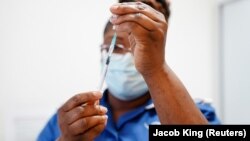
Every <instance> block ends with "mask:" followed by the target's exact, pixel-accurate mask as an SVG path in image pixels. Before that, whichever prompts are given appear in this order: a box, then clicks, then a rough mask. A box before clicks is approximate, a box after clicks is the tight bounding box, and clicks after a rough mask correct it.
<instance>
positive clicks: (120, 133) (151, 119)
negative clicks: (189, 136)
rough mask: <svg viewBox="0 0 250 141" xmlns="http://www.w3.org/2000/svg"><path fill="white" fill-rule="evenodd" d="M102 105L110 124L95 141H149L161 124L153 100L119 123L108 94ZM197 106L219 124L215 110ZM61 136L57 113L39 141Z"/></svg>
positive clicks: (123, 117) (122, 117) (50, 140)
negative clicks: (151, 127)
mask: <svg viewBox="0 0 250 141" xmlns="http://www.w3.org/2000/svg"><path fill="white" fill-rule="evenodd" d="M100 104H101V105H103V106H105V107H107V108H108V113H107V115H108V122H107V126H106V128H105V129H104V131H103V132H102V133H101V134H100V135H99V136H98V137H97V138H96V139H95V141H103V140H105V141H137V140H141V141H148V128H149V125H152V124H160V121H159V118H158V116H157V113H156V110H155V108H154V104H153V102H152V100H151V99H150V100H148V101H147V103H146V104H144V105H142V106H140V107H138V108H136V109H134V110H132V111H130V112H128V113H126V114H124V115H122V116H121V117H120V119H119V120H118V122H117V123H115V122H114V121H113V119H112V113H111V109H110V106H109V104H108V103H107V93H106V92H105V93H104V96H103V98H102V99H101V100H100ZM196 105H197V106H198V108H199V109H200V110H201V112H202V113H203V114H204V116H205V117H206V118H207V120H208V121H209V123H210V124H219V123H220V122H219V120H218V118H217V116H216V114H215V110H214V108H213V107H212V106H211V105H210V104H209V103H205V102H203V101H198V102H196ZM59 135H60V129H59V126H58V121H57V113H56V114H54V115H53V116H52V118H51V119H50V120H49V121H48V123H47V124H46V125H45V127H44V128H43V130H42V131H41V133H40V134H39V136H38V138H37V141H55V140H56V139H57V138H58V137H59Z"/></svg>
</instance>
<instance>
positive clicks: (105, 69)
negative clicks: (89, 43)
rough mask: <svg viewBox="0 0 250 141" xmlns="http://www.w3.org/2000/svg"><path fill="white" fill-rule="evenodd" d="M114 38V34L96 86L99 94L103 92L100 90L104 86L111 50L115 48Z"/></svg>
mask: <svg viewBox="0 0 250 141" xmlns="http://www.w3.org/2000/svg"><path fill="white" fill-rule="evenodd" d="M116 37H117V35H116V32H115V33H114V35H113V38H112V41H111V44H110V47H109V50H108V54H107V57H106V60H105V64H104V68H103V71H102V75H101V80H100V82H99V85H98V90H99V91H100V92H101V93H103V90H102V89H103V84H104V80H105V77H106V75H107V72H108V66H109V63H110V59H111V55H112V53H113V50H114V48H115V44H116Z"/></svg>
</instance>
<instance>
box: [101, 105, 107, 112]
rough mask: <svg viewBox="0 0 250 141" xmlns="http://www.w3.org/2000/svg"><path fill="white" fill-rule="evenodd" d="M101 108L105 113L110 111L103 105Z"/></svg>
mask: <svg viewBox="0 0 250 141" xmlns="http://www.w3.org/2000/svg"><path fill="white" fill-rule="evenodd" d="M100 108H101V111H102V112H103V113H107V112H108V109H107V108H106V107H103V106H101V107H100Z"/></svg>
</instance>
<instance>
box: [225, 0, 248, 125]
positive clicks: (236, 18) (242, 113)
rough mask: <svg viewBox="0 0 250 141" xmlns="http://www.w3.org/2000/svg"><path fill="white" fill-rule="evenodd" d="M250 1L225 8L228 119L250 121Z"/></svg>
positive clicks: (226, 107) (226, 114) (244, 0)
mask: <svg viewBox="0 0 250 141" xmlns="http://www.w3.org/2000/svg"><path fill="white" fill-rule="evenodd" d="M249 13H250V1H249V0H240V1H236V2H232V3H228V4H226V5H224V7H223V25H222V27H223V45H224V46H223V51H224V52H223V63H224V65H223V70H224V72H223V74H224V75H223V82H224V83H223V88H224V89H223V92H224V93H223V98H222V99H223V100H224V105H223V106H224V107H223V109H224V122H225V123H229V124H249V123H250V110H249V109H248V108H249V107H250V103H249V100H250V95H249V93H250V74H249V72H250V61H249V60H250V56H249V53H250V40H249V37H250V27H249V25H250V17H249V16H248V14H249Z"/></svg>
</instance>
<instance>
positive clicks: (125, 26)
mask: <svg viewBox="0 0 250 141" xmlns="http://www.w3.org/2000/svg"><path fill="white" fill-rule="evenodd" d="M115 30H116V31H117V32H127V33H128V34H129V36H130V35H131V34H132V35H134V37H135V38H136V37H142V35H146V34H148V33H149V32H148V30H147V29H145V28H143V27H141V26H140V25H139V24H137V23H135V22H124V23H121V24H120V25H116V28H115ZM134 43H135V44H136V41H135V42H134ZM131 47H132V46H131Z"/></svg>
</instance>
